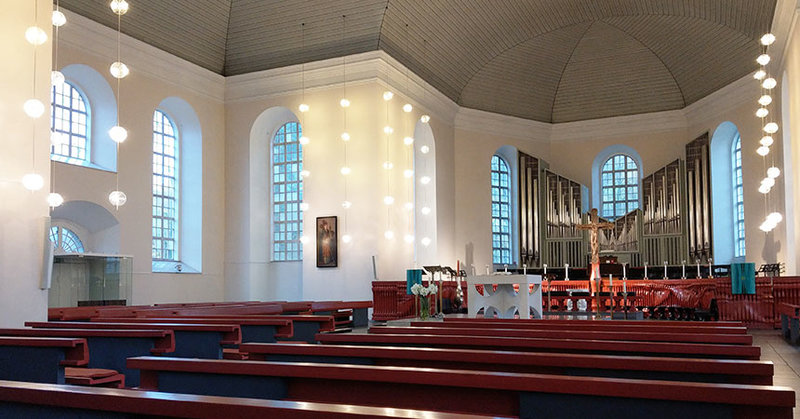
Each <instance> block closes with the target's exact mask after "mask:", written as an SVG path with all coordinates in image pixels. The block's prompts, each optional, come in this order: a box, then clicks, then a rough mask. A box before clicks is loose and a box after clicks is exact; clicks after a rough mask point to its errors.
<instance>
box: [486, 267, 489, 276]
mask: <svg viewBox="0 0 800 419" xmlns="http://www.w3.org/2000/svg"><path fill="white" fill-rule="evenodd" d="M486 275H489V265H486Z"/></svg>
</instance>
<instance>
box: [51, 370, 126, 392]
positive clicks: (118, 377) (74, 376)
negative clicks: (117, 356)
mask: <svg viewBox="0 0 800 419" xmlns="http://www.w3.org/2000/svg"><path fill="white" fill-rule="evenodd" d="M64 375H65V378H66V383H67V384H74V385H82V386H92V387H111V388H125V375H124V374H120V373H118V372H117V371H114V370H108V369H104V368H75V367H69V368H65V369H64Z"/></svg>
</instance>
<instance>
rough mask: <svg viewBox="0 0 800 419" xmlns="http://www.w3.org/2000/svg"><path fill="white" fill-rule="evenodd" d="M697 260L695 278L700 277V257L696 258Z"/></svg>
mask: <svg viewBox="0 0 800 419" xmlns="http://www.w3.org/2000/svg"><path fill="white" fill-rule="evenodd" d="M696 262H697V279H700V259H699V258H698V259H697V260H696Z"/></svg>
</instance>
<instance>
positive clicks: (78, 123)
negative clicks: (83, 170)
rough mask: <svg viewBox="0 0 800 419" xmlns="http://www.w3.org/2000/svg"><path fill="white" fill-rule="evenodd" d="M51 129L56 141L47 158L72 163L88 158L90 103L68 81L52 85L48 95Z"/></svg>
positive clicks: (82, 162)
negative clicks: (88, 104)
mask: <svg viewBox="0 0 800 419" xmlns="http://www.w3.org/2000/svg"><path fill="white" fill-rule="evenodd" d="M50 104H51V107H50V129H51V130H52V131H53V132H54V133H55V135H56V136H58V143H57V144H56V145H53V146H52V147H51V149H50V158H51V159H52V160H56V161H61V162H64V163H71V164H80V165H83V164H86V163H88V162H89V160H90V158H89V126H90V123H89V107H88V106H87V104H86V100H85V99H84V97H83V95H82V94H81V93H80V92H79V91H78V89H76V88H75V86H73V85H72V84H70V83H69V82H67V81H64V82H62V83H58V84H55V85H53V89H52V91H51V95H50Z"/></svg>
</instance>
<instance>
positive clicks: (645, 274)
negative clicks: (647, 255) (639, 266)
mask: <svg viewBox="0 0 800 419" xmlns="http://www.w3.org/2000/svg"><path fill="white" fill-rule="evenodd" d="M644 279H647V262H645V263H644Z"/></svg>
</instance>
